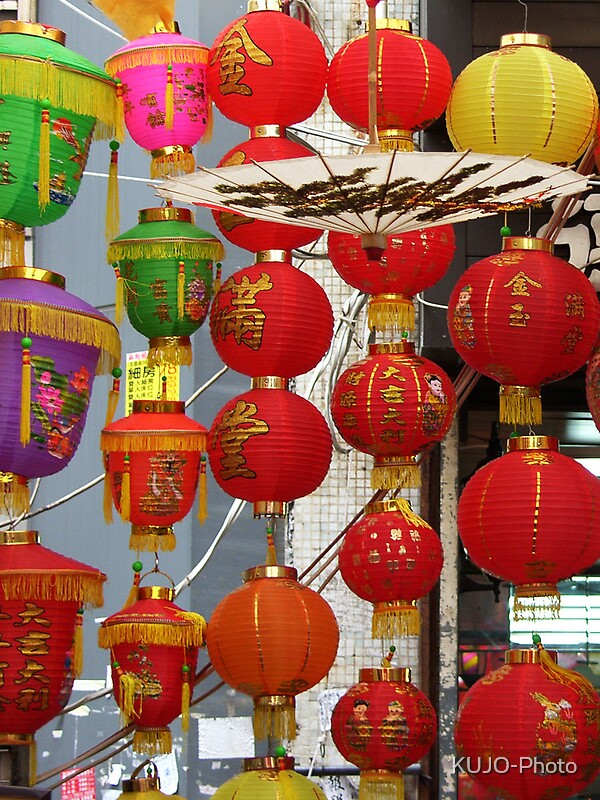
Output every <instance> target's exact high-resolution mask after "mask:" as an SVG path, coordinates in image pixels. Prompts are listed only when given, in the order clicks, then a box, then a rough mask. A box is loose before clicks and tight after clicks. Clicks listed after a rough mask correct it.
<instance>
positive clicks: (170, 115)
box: [165, 64, 175, 131]
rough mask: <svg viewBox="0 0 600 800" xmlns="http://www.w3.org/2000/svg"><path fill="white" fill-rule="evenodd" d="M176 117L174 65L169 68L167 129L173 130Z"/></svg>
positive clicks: (166, 106)
mask: <svg viewBox="0 0 600 800" xmlns="http://www.w3.org/2000/svg"><path fill="white" fill-rule="evenodd" d="M174 115H175V103H174V101H173V65H172V64H169V65H168V66H167V88H166V89H165V128H166V129H167V130H168V131H172V130H173V117H174Z"/></svg>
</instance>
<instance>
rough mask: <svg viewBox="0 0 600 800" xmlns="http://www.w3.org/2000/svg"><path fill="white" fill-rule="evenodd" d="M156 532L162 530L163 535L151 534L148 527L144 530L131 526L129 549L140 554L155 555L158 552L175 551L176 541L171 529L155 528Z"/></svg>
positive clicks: (140, 527) (137, 526) (150, 529)
mask: <svg viewBox="0 0 600 800" xmlns="http://www.w3.org/2000/svg"><path fill="white" fill-rule="evenodd" d="M157 530H164V531H165V533H153V532H152V528H150V527H148V528H146V529H145V528H143V527H142V526H139V525H132V526H131V534H130V536H129V549H130V550H136V551H138V552H141V553H157V552H158V551H161V552H163V553H169V552H172V551H173V550H175V547H176V546H177V539H176V537H175V534H174V533H173V529H172V528H168V527H165V528H160V529H159V528H157Z"/></svg>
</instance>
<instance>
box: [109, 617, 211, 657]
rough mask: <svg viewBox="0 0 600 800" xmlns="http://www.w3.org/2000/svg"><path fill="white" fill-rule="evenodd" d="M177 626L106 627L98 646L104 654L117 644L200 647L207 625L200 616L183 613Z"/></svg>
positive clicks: (157, 622) (119, 624)
mask: <svg viewBox="0 0 600 800" xmlns="http://www.w3.org/2000/svg"><path fill="white" fill-rule="evenodd" d="M178 616H180V621H179V622H174V621H173V620H166V619H158V618H157V619H156V620H154V621H146V622H145V621H143V620H140V621H139V622H115V623H114V624H110V623H105V624H103V625H102V626H101V627H100V630H99V631H98V646H99V647H103V648H104V649H105V650H108V649H110V648H111V647H114V646H115V645H118V644H136V643H138V642H147V643H148V644H160V645H168V646H169V647H202V645H203V644H204V633H205V630H206V621H205V619H204V617H201V616H200V614H193V613H192V612H189V611H188V612H184V613H183V614H182V615H178Z"/></svg>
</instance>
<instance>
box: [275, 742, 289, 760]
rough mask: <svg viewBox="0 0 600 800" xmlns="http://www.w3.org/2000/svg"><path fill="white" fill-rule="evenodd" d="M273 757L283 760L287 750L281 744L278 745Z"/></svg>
mask: <svg viewBox="0 0 600 800" xmlns="http://www.w3.org/2000/svg"><path fill="white" fill-rule="evenodd" d="M275 755H276V756H277V758H285V757H286V755H287V750H286V749H285V747H284V746H283V745H282V744H280V745H278V746H277V747H276V748H275Z"/></svg>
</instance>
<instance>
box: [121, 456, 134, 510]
mask: <svg viewBox="0 0 600 800" xmlns="http://www.w3.org/2000/svg"><path fill="white" fill-rule="evenodd" d="M120 514H121V519H122V520H123V521H124V522H129V519H130V517H131V473H130V470H129V456H125V465H124V467H123V479H122V482H121V511H120Z"/></svg>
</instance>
